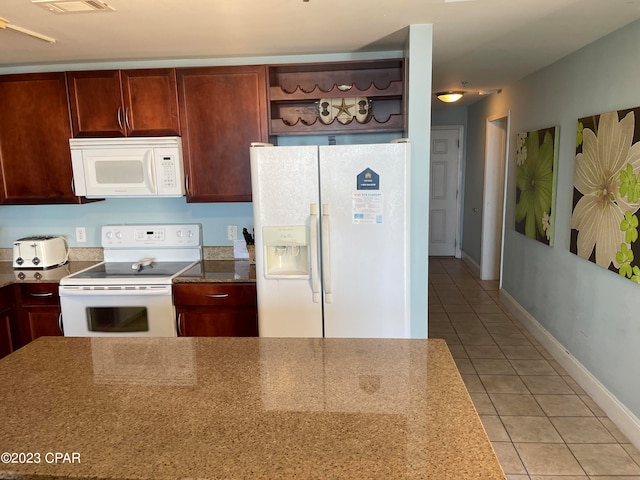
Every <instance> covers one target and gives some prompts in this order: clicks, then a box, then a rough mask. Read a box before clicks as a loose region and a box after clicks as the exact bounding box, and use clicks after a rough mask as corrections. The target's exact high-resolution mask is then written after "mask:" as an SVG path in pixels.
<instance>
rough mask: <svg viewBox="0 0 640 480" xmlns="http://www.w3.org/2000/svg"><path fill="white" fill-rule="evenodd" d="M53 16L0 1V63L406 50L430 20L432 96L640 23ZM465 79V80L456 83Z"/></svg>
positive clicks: (408, 0) (263, 12) (140, 2)
mask: <svg viewBox="0 0 640 480" xmlns="http://www.w3.org/2000/svg"><path fill="white" fill-rule="evenodd" d="M107 3H108V4H109V5H110V6H112V7H113V8H115V10H116V11H115V12H109V13H103V12H100V13H74V14H53V13H50V12H48V11H46V10H45V9H43V8H41V7H38V6H36V5H33V4H32V3H31V0H1V1H0V17H2V18H5V19H6V20H9V22H11V24H14V25H18V26H20V27H24V28H28V29H30V30H35V31H37V32H39V33H42V34H44V35H47V36H50V37H53V38H55V39H56V40H57V42H56V43H55V44H49V43H46V42H43V41H41V40H37V39H34V38H31V37H28V36H26V35H24V34H21V33H18V32H16V31H13V30H10V29H5V30H0V68H2V67H10V66H21V65H37V64H47V65H50V64H57V63H60V64H71V63H77V62H85V61H86V62H96V61H124V60H140V59H178V58H187V59H199V58H221V57H255V56H275V55H304V54H317V53H351V52H368V51H382V50H392V51H394V50H402V49H403V47H404V43H405V41H406V34H407V26H408V25H410V24H423V23H431V24H433V25H434V27H433V29H434V30H433V31H434V33H433V35H434V38H433V91H434V92H435V91H439V90H449V89H455V90H460V89H462V90H466V91H468V92H469V93H470V94H469V95H467V96H466V100H464V101H463V103H467V104H468V103H470V102H472V101H474V100H477V99H478V98H479V96H478V95H477V92H478V91H480V90H490V91H492V90H496V89H499V88H501V87H503V86H505V85H508V84H510V83H512V82H514V81H516V80H518V79H520V78H523V77H524V76H526V75H528V74H530V73H532V72H534V71H536V70H538V69H540V68H542V67H544V66H546V65H549V64H551V63H553V62H554V61H556V60H558V59H560V58H562V57H563V56H565V55H567V54H569V53H571V52H573V51H575V50H577V49H579V48H581V47H582V46H584V45H586V44H588V43H591V42H592V41H594V40H596V39H598V38H600V37H602V36H604V35H606V34H608V33H610V32H612V31H614V30H617V29H618V28H620V27H622V26H624V25H626V24H628V23H631V22H632V21H634V20H636V19H638V18H640V0H468V1H464V0H462V1H461V0H457V1H452V0H448V1H445V0H309V1H308V2H305V1H303V0H108V1H107ZM461 82H468V84H467V86H466V87H465V88H462V85H461Z"/></svg>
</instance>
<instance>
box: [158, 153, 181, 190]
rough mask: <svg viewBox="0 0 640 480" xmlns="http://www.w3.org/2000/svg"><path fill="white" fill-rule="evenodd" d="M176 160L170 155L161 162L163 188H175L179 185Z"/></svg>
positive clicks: (163, 157) (164, 156) (165, 156)
mask: <svg viewBox="0 0 640 480" xmlns="http://www.w3.org/2000/svg"><path fill="white" fill-rule="evenodd" d="M175 164H176V162H175V159H174V158H173V157H172V156H170V155H163V156H162V160H161V161H160V177H161V181H162V186H163V187H165V188H175V186H176V185H177V179H176V167H175Z"/></svg>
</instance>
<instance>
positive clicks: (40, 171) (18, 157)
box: [0, 73, 81, 204]
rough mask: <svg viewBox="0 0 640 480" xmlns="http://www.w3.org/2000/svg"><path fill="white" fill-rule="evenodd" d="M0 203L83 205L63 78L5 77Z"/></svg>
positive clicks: (0, 91) (1, 84)
mask: <svg viewBox="0 0 640 480" xmlns="http://www.w3.org/2000/svg"><path fill="white" fill-rule="evenodd" d="M0 105H2V114H0V168H1V169H2V177H3V178H2V182H1V183H0V202H1V203H4V204H46V203H79V202H80V201H81V198H80V197H76V196H75V195H74V193H73V187H72V178H73V172H72V169H71V153H70V150H69V138H70V137H71V122H70V119H69V104H68V98H67V83H66V78H65V75H64V73H38V74H25V75H4V76H2V77H0Z"/></svg>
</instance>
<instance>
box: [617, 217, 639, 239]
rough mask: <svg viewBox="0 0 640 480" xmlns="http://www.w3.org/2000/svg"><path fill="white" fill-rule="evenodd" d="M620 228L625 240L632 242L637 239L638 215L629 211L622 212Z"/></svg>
mask: <svg viewBox="0 0 640 480" xmlns="http://www.w3.org/2000/svg"><path fill="white" fill-rule="evenodd" d="M620 230H622V231H623V232H624V235H625V241H626V242H627V243H632V242H635V241H636V240H638V217H636V216H635V215H633V214H632V213H631V212H630V211H626V212H624V218H623V219H622V222H620Z"/></svg>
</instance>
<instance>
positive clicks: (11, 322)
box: [0, 285, 18, 358]
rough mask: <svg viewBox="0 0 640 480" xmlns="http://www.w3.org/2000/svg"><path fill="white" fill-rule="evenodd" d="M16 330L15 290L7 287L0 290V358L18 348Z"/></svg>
mask: <svg viewBox="0 0 640 480" xmlns="http://www.w3.org/2000/svg"><path fill="white" fill-rule="evenodd" d="M17 328H18V325H17V322H16V309H15V290H14V286H13V285H7V286H6V287H2V288H0V358H2V357H6V356H7V355H9V354H10V353H11V352H13V351H14V350H15V349H16V348H18V346H17V344H16V339H17Z"/></svg>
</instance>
